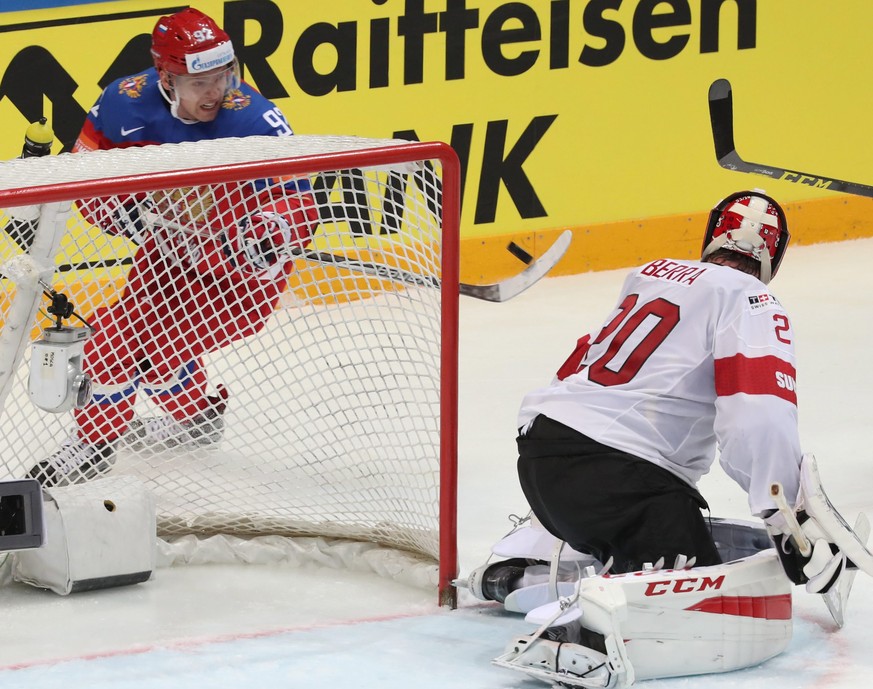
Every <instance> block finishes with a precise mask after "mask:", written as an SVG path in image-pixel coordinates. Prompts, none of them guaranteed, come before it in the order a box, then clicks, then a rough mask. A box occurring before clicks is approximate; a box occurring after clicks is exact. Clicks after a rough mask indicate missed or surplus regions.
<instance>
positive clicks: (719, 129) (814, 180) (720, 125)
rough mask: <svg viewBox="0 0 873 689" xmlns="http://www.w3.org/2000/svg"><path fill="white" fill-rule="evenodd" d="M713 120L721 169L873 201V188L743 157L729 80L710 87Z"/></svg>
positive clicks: (711, 119) (710, 119)
mask: <svg viewBox="0 0 873 689" xmlns="http://www.w3.org/2000/svg"><path fill="white" fill-rule="evenodd" d="M709 121H710V125H711V126H712V141H713V143H714V144H715V157H716V160H718V164H719V165H721V167H723V168H725V169H727V170H735V171H736V172H746V173H749V174H753V175H762V176H764V177H769V178H770V179H778V180H780V181H785V182H792V183H794V184H803V185H805V186H808V187H814V188H816V189H827V190H829V191H841V192H843V193H846V194H854V195H855V196H866V197H867V198H873V186H868V185H866V184H859V183H858V182H846V181H845V180H841V179H833V178H831V177H822V176H821V175H813V174H811V173H809V172H799V171H797V170H788V169H785V168H780V167H775V166H773V165H762V164H761V163H750V162H747V161H745V160H743V159H742V158H740V155H739V154H738V153H737V149H736V145H735V144H734V103H733V93H732V90H731V83H730V82H729V81H728V80H727V79H716V80H715V81H714V82H712V84H711V85H710V87H709Z"/></svg>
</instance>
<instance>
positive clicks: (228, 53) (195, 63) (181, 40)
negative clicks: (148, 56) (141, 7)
mask: <svg viewBox="0 0 873 689" xmlns="http://www.w3.org/2000/svg"><path fill="white" fill-rule="evenodd" d="M151 52H152V58H153V59H154V61H155V67H157V69H158V70H159V71H160V70H165V71H167V72H169V73H170V74H174V75H180V76H181V75H188V74H201V73H203V72H209V71H211V70H214V69H217V68H219V67H224V66H229V65H232V64H233V63H234V59H235V58H234V53H233V44H232V43H231V42H230V37H229V36H228V35H227V33H226V32H225V31H224V30H223V29H222V28H221V27H219V26H218V24H216V23H215V22H214V21H213V20H212V19H211V18H210V17H208V16H207V15H205V14H203V12H201V11H200V10H196V9H194V8H193V7H189V8H188V9H184V10H182V11H181V12H177V13H176V14H172V15H170V16H169V17H161V18H160V19H159V20H158V23H157V24H156V25H155V28H154V31H153V32H152V49H151Z"/></svg>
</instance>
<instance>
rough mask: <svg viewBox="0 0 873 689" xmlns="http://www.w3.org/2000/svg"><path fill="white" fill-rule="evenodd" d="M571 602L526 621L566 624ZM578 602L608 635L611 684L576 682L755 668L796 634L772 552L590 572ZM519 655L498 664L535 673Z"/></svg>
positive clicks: (586, 618)
mask: <svg viewBox="0 0 873 689" xmlns="http://www.w3.org/2000/svg"><path fill="white" fill-rule="evenodd" d="M567 602H568V601H567V600H563V601H558V602H556V603H550V604H549V605H546V606H543V608H541V609H538V610H534V611H532V612H531V613H529V614H528V616H527V618H526V619H527V620H528V621H529V622H533V623H535V624H540V625H550V624H555V623H561V621H562V619H564V618H566V613H564V614H563V615H562V614H561V613H562V610H563V609H562V607H561V606H562V604H563V605H564V606H566V604H567ZM576 605H577V606H578V608H579V609H580V610H581V616H580V617H579V620H580V622H581V624H582V626H583V627H584V628H585V629H587V630H588V631H590V632H595V633H598V634H600V635H601V636H602V637H603V640H604V645H605V648H606V656H607V661H608V662H607V667H608V668H609V673H610V678H609V680H608V683H607V684H605V685H592V684H582V683H577V684H578V686H614V687H626V686H630V685H631V684H632V683H633V682H634V681H635V680H640V679H654V678H661V677H676V676H685V675H698V674H706V673H713V672H726V671H729V670H738V669H741V668H746V667H751V666H753V665H757V664H759V663H761V662H763V661H764V660H767V659H768V658H771V657H773V656H775V655H778V654H779V653H781V652H782V651H783V650H785V648H786V647H787V645H788V642H789V641H790V639H791V633H792V620H791V584H790V582H789V581H788V580H787V579H786V578H785V576H784V574H783V571H782V566H781V565H780V563H779V559H778V557H777V556H776V554H775V552H774V551H773V550H767V551H764V552H761V553H758V554H756V555H752V556H750V557H748V558H744V559H741V560H737V561H735V562H732V563H729V564H723V565H712V566H708V567H700V568H692V569H687V570H679V571H677V570H652V571H645V572H630V573H627V574H621V575H607V576H596V577H590V578H587V579H583V580H582V581H581V583H580V588H579V595H578V600H577V602H576ZM541 629H544V627H541ZM586 645H587V644H586ZM588 650H589V651H593V650H596V649H592V648H590V645H588ZM543 652H545V651H543ZM519 656H520V657H519V658H514V657H510V658H506V654H504V656H501V658H503V659H504V661H506V660H509V661H512V662H509V663H507V662H503V663H498V664H500V665H502V666H504V667H512V668H513V669H519V670H521V671H523V672H527V674H532V673H531V672H530V671H529V670H525V669H522V668H521V667H515V666H517V665H519V664H527V663H520V662H519V661H520V660H521V659H522V658H524V654H519ZM591 657H595V656H591ZM498 660H499V659H498ZM553 667H554V666H553ZM537 669H538V672H537V675H536V676H538V677H539V678H540V679H546V681H552V682H564V683H570V682H567V680H566V679H565V677H564V675H563V674H559V673H557V672H556V673H554V674H553V675H552V676H551V677H550V678H544V677H543V676H542V673H544V672H548V671H547V670H545V669H543V668H541V667H538V668H537Z"/></svg>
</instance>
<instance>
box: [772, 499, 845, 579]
mask: <svg viewBox="0 0 873 689" xmlns="http://www.w3.org/2000/svg"><path fill="white" fill-rule="evenodd" d="M796 516H797V522H798V524H800V528H801V531H802V532H803V534H804V536H806V539H807V540H808V541H809V545H810V547H811V552H810V554H809V555H803V554H802V553H801V552H800V548H799V547H798V546H797V543H796V542H795V540H794V536H792V535H791V529H790V528H789V526H788V524H787V522H786V520H785V517H784V515H782V514H781V513H780V512H778V511H775V512H773V513H771V514H770V515H768V516H765V517H764V523H765V524H766V525H767V532H768V533H769V534H770V537H771V538H772V539H773V544H774V546H775V547H776V553H777V555H778V556H779V560H780V562H781V563H782V568H783V569H784V570H785V574H786V575H787V576H788V578H789V579H790V580H791V581H792V582H793V583H794V584H798V585H799V584H805V585H806V591H807V592H808V593H827V592H828V591H829V590H830V588H831V587H832V586H833V585H834V584H835V583H836V581H837V580H838V579H839V578H840V575H841V574H842V573H843V570H844V569H845V568H846V566H847V565H848V564H849V563H848V560H847V559H846V556H845V555H844V554H843V553H842V552H841V551H840V549H839V548H838V547H837V546H836V545H835V544H833V543H829V542H828V541H827V539H826V534H825V533H824V532H823V531H822V529H821V528H820V527H819V525H818V523H817V522H816V521H815V519H812V518H811V517H809V515H807V513H806V512H805V511H804V510H799V511H798V512H797V514H796Z"/></svg>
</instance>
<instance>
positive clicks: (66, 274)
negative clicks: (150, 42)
mask: <svg viewBox="0 0 873 689" xmlns="http://www.w3.org/2000/svg"><path fill="white" fill-rule="evenodd" d="M0 208H2V209H4V210H2V211H0V227H2V228H3V231H0V270H2V277H0V328H2V329H0V431H2V432H0V458H2V459H0V480H5V479H7V478H9V479H11V478H22V477H24V476H26V475H27V473H28V471H29V470H30V469H31V467H32V466H33V465H34V464H35V463H37V462H39V461H41V460H43V459H45V458H46V457H48V456H49V455H51V454H52V453H53V452H54V451H56V450H57V448H58V447H59V446H60V445H61V443H62V442H63V441H64V439H65V438H66V437H67V436H68V435H71V434H72V435H74V436H76V437H83V436H85V437H87V438H89V439H94V438H99V439H105V440H106V441H107V442H108V443H109V444H111V446H112V448H113V449H114V452H113V454H112V457H113V462H112V464H111V466H110V467H109V468H108V472H109V473H110V474H112V475H127V476H134V477H136V478H138V479H140V480H141V481H142V482H143V483H144V484H145V485H146V486H147V487H148V488H149V490H150V492H152V493H153V495H154V497H155V501H156V505H157V509H158V529H159V536H160V537H161V539H164V540H167V541H173V540H174V539H180V538H186V537H187V538H191V537H194V538H196V539H206V538H207V537H210V536H214V535H216V534H223V535H229V536H233V537H238V538H243V539H257V538H260V537H265V536H275V537H287V538H309V537H320V538H325V539H330V540H332V541H337V542H352V543H354V542H364V543H374V544H378V545H379V546H382V547H384V548H386V549H389V550H393V551H396V552H398V553H402V554H404V557H408V558H411V559H412V561H413V562H414V563H416V564H419V563H424V564H426V563H428V562H430V563H432V566H433V572H434V574H433V577H432V582H433V583H435V584H436V586H437V588H438V591H439V602H440V603H441V604H442V605H451V606H453V605H454V604H455V602H456V599H455V589H454V587H453V586H452V580H453V579H454V577H455V576H456V574H457V566H458V563H457V523H456V511H457V509H456V507H457V485H456V484H457V444H458V438H457V433H458V423H457V408H458V281H459V266H458V263H459V259H458V254H459V218H460V168H459V163H458V159H457V156H456V155H455V153H454V152H453V151H452V149H451V148H450V147H449V146H448V145H446V144H444V143H439V142H425V143H418V142H407V141H398V140H381V139H363V138H357V137H322V136H307V135H297V136H292V137H249V138H245V139H222V140H215V141H201V142H195V143H185V144H167V145H161V146H146V147H141V148H129V149H119V150H112V151H97V152H92V153H81V154H61V155H58V156H51V157H44V158H29V159H24V160H13V161H8V162H5V163H0ZM289 209H290V210H289ZM283 213H284V215H282V214H283ZM276 215H281V216H282V218H280V219H275V216H276ZM265 217H267V220H266V221H265V219H264V218H265ZM268 221H269V222H268ZM265 222H268V224H269V223H273V224H269V226H270V227H272V228H273V231H274V232H278V230H276V229H275V228H276V227H279V228H283V227H284V229H283V230H282V232H283V233H284V234H282V237H284V238H285V243H284V244H282V245H281V246H276V242H275V238H273V239H271V240H270V243H265V242H266V240H265V239H263V237H264V236H266V235H259V234H256V233H257V232H260V231H262V228H261V226H257V227H256V225H257V223H265ZM136 223H138V224H136ZM276 223H278V225H277V224H276ZM282 223H285V225H282ZM259 228H260V229H259ZM134 236H135V238H136V240H137V241H132V239H131V237H134ZM289 256H290V258H289ZM22 266H24V267H23V268H22ZM292 266H293V269H292ZM45 286H50V288H51V289H54V290H55V291H57V292H59V293H63V294H64V295H65V296H67V297H68V298H69V299H70V300H71V301H72V302H73V305H74V308H75V310H76V313H77V315H80V316H81V317H82V318H83V319H84V320H85V321H87V322H88V323H89V324H90V325H92V326H93V327H94V328H95V334H94V335H92V338H91V339H90V340H89V341H88V343H87V344H86V345H85V354H84V364H83V369H84V371H85V373H87V374H88V375H89V376H91V378H92V381H93V382H94V390H95V393H99V394H98V395H97V396H95V398H94V400H95V401H92V402H91V403H89V405H88V406H86V407H85V409H83V410H66V411H63V412H61V413H50V412H47V411H44V410H43V409H40V408H37V406H35V405H34V404H33V403H32V402H31V400H30V398H29V394H28V372H29V370H30V368H31V347H30V345H31V344H32V343H33V342H34V341H35V340H36V339H38V338H39V337H40V333H41V331H42V329H44V328H46V327H49V326H51V325H52V323H53V317H52V316H50V315H48V314H46V312H45V309H46V306H47V302H46V300H45V299H44V297H43V294H42V292H43V288H44V287H45ZM179 364H181V366H180V365H179ZM186 371H187V373H185V372H186ZM186 375H190V377H191V379H192V380H195V384H196V386H197V389H201V390H202V391H204V394H208V396H209V397H210V398H218V396H219V391H220V394H221V395H224V396H226V398H227V406H226V410H225V411H223V414H222V415H221V416H222V421H223V427H222V428H221V429H220V433H218V434H217V436H216V437H214V438H211V439H210V440H209V441H208V442H190V440H191V439H190V438H188V437H185V438H183V439H181V440H179V439H178V438H177V439H175V440H173V441H172V442H171V441H169V440H167V439H166V438H163V439H162V438H161V436H160V434H158V436H156V437H157V438H158V440H157V442H155V438H153V437H152V436H150V435H148V433H150V432H151V431H152V430H155V429H158V430H159V429H160V428H162V427H163V426H162V423H164V421H166V420H167V419H168V418H170V417H173V418H176V419H182V418H184V416H185V415H184V413H183V408H184V407H185V405H186V404H188V405H193V404H194V402H192V401H191V400H192V399H193V394H194V393H190V390H189V389H188V388H186V386H187V385H188V384H189V381H188V380H187V379H186V378H185V376H186ZM183 388H184V389H185V390H189V391H188V392H185V391H183V392H182V393H181V395H180V391H181V390H183ZM189 393H190V395H191V398H190V399H189V398H187V397H184V395H188V394H189ZM113 395H114V396H113ZM98 400H99V409H98V406H95V405H97V401H98ZM119 400H120V402H119ZM179 400H184V401H179ZM192 408H193V407H192ZM119 410H121V411H119ZM125 410H126V411H125ZM119 419H121V420H120V421H119ZM164 425H166V424H164ZM134 429H137V432H136V433H135V432H134ZM143 429H146V430H143ZM143 434H146V436H148V437H146V439H145V440H144V439H143ZM152 435H154V434H152ZM177 441H178V442H177ZM91 478H99V476H97V477H91Z"/></svg>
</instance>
